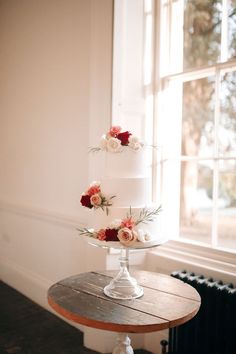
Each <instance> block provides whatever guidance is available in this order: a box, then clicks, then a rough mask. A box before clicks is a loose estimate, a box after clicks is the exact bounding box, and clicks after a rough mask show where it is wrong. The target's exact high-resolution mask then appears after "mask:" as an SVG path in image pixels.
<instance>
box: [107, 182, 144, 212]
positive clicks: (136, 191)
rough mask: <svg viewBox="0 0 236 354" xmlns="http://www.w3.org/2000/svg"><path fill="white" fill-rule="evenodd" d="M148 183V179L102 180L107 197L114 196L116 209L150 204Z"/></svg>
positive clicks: (113, 201) (113, 202)
mask: <svg viewBox="0 0 236 354" xmlns="http://www.w3.org/2000/svg"><path fill="white" fill-rule="evenodd" d="M148 182H149V178H148V177H135V178H134V177H132V178H120V177H119V178H116V177H112V178H110V177H105V178H102V179H101V188H102V191H103V193H104V194H105V195H106V196H107V197H111V196H114V198H113V200H112V204H113V206H114V207H130V206H131V207H137V206H139V205H146V204H148V203H150V198H149V197H148V196H149V188H148V187H149V185H148Z"/></svg>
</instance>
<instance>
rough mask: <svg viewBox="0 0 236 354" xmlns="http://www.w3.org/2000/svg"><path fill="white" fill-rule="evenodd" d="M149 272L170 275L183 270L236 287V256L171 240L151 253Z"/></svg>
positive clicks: (148, 261)
mask: <svg viewBox="0 0 236 354" xmlns="http://www.w3.org/2000/svg"><path fill="white" fill-rule="evenodd" d="M146 267H147V269H148V270H154V271H159V272H163V273H166V274H170V273H171V272H172V271H174V270H183V269H186V270H187V271H190V272H191V271H192V272H195V273H196V274H199V273H201V274H204V275H205V276H209V277H213V278H214V279H216V280H223V281H225V282H232V283H234V284H235V285H236V255H235V253H229V252H226V251H222V250H218V249H211V248H209V247H206V246H199V245H194V244H190V243H187V242H183V241H176V240H170V241H168V242H167V243H166V244H164V245H162V246H160V247H158V248H156V249H154V250H152V251H149V252H148V254H147V259H146Z"/></svg>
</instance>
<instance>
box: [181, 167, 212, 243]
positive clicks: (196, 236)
mask: <svg viewBox="0 0 236 354" xmlns="http://www.w3.org/2000/svg"><path fill="white" fill-rule="evenodd" d="M212 190H213V173H212V168H211V166H210V164H209V163H208V162H207V161H204V162H201V163H196V162H194V161H184V162H182V164H181V186H180V191H181V192H180V237H184V238H187V239H190V240H194V241H198V242H203V243H208V244H211V232H212V207H213V195H212Z"/></svg>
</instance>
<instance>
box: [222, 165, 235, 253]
mask: <svg viewBox="0 0 236 354" xmlns="http://www.w3.org/2000/svg"><path fill="white" fill-rule="evenodd" d="M218 207H219V211H218V234H219V238H218V245H219V246H221V247H226V248H231V249H236V161H235V160H228V161H222V162H221V163H220V176H219V201H218Z"/></svg>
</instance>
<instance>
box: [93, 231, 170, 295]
mask: <svg viewBox="0 0 236 354" xmlns="http://www.w3.org/2000/svg"><path fill="white" fill-rule="evenodd" d="M87 241H88V243H89V244H91V245H93V246H97V247H102V248H115V249H119V250H120V255H119V262H120V270H119V272H118V274H117V275H116V276H115V277H114V278H113V279H112V280H111V281H110V283H109V284H108V285H106V286H105V288H104V289H103V291H104V294H105V295H106V296H108V297H110V298H113V299H119V300H130V299H136V298H139V297H141V296H142V295H143V288H142V287H141V286H140V285H139V284H138V283H137V280H136V279H135V278H133V277H132V276H131V275H130V273H129V251H130V250H137V249H139V250H145V249H149V248H154V247H157V246H160V245H161V244H163V243H164V242H166V240H160V241H159V242H155V243H150V244H148V243H147V245H145V244H141V245H140V246H139V247H125V246H123V245H122V244H120V243H119V242H111V243H113V244H112V245H109V246H108V245H106V244H104V241H102V242H101V241H98V240H96V239H91V238H89V239H88V240H87Z"/></svg>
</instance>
